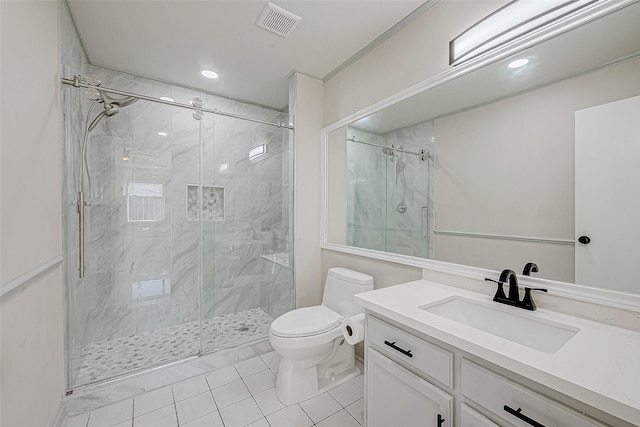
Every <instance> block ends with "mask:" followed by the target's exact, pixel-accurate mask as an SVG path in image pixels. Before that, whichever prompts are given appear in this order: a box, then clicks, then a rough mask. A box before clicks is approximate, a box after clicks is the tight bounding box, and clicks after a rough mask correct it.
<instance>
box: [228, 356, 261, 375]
mask: <svg viewBox="0 0 640 427" xmlns="http://www.w3.org/2000/svg"><path fill="white" fill-rule="evenodd" d="M235 367H236V370H237V371H238V373H239V374H240V376H241V377H242V378H244V377H248V376H249V375H253V374H257V373H258V372H262V371H264V370H265V369H268V367H267V365H266V364H265V363H264V362H263V361H262V359H260V357H259V356H257V357H254V358H252V359H249V360H245V361H244V362H240V363H236V364H235Z"/></svg>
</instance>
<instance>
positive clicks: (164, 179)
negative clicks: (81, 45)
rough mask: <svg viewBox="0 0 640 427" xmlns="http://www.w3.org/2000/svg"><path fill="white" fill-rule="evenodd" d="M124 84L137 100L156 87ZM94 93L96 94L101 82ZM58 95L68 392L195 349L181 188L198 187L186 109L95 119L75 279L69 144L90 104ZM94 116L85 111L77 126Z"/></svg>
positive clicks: (193, 277) (140, 108) (76, 146)
mask: <svg viewBox="0 0 640 427" xmlns="http://www.w3.org/2000/svg"><path fill="white" fill-rule="evenodd" d="M119 77H120V78H122V76H121V75H120V76H119ZM105 80H108V78H107V79H105ZM127 83H128V84H129V85H131V86H134V87H132V88H131V89H132V91H134V92H138V93H153V91H154V90H155V89H156V88H154V87H151V85H149V84H145V83H142V82H132V81H130V82H127ZM104 84H105V86H107V87H108V86H109V81H105V82H104ZM118 85H120V86H122V85H123V82H122V81H119V82H118V83H117V84H116V86H118ZM169 90H170V89H169ZM170 93H171V92H170ZM171 95H172V96H173V97H174V98H175V99H176V100H178V99H180V101H182V102H188V101H185V100H183V99H181V98H187V97H188V98H189V99H191V98H192V97H193V95H192V94H187V93H183V94H181V93H178V92H176V91H174V92H173V93H172V94H171ZM65 97H66V98H67V101H68V102H66V106H67V109H66V113H67V114H66V115H65V121H66V129H67V138H66V144H67V147H66V150H65V152H66V158H65V163H66V170H67V176H66V177H65V195H64V198H65V206H66V207H67V209H66V212H65V228H66V233H65V235H66V243H65V245H66V255H67V257H66V280H67V309H68V310H67V311H68V312H67V328H68V330H67V336H68V339H67V346H68V348H67V353H68V359H67V360H68V362H67V363H68V369H67V372H68V386H69V388H70V389H71V388H75V387H79V386H83V385H87V384H91V383H96V382H100V381H104V380H107V379H111V378H115V377H119V376H122V375H126V374H130V373H133V372H137V371H140V370H144V369H148V368H150V367H153V366H158V365H163V364H166V363H169V362H172V361H176V360H180V359H184V358H185V357H189V356H192V355H196V354H198V353H199V351H200V342H199V315H198V314H199V301H200V295H199V283H198V279H199V277H198V270H199V254H200V246H199V245H200V225H199V222H198V221H197V219H194V218H190V217H189V209H188V207H189V197H190V194H189V185H191V184H195V185H198V183H199V179H200V173H199V169H200V150H201V147H200V132H201V130H200V128H201V123H200V122H199V121H197V120H195V119H194V118H193V116H192V112H191V111H190V110H185V109H181V108H176V107H170V106H167V105H163V104H157V103H152V102H148V101H142V100H139V101H137V102H135V103H134V104H132V105H130V106H127V107H123V108H120V111H119V113H118V114H116V115H113V116H111V117H105V118H103V119H102V121H101V122H100V123H99V124H98V126H96V127H95V129H94V130H93V131H92V132H91V133H90V134H89V138H88V141H87V145H86V147H87V156H86V157H87V166H88V178H86V177H85V194H86V195H88V196H89V197H88V198H89V206H88V207H87V208H86V209H85V212H86V218H85V258H86V276H85V278H83V279H79V278H78V271H77V268H78V266H77V259H78V243H77V242H78V240H77V239H78V215H77V214H76V212H75V203H74V199H75V197H76V188H77V186H78V178H77V177H78V173H80V172H79V165H80V161H79V160H80V156H81V149H80V144H81V142H82V141H81V138H80V137H81V136H82V135H83V133H84V128H85V126H86V121H85V120H86V119H85V116H86V114H87V110H88V108H89V105H90V104H91V101H90V100H88V99H87V98H86V97H85V96H84V93H83V91H81V90H75V89H72V88H69V89H65ZM102 109H103V106H102V104H96V105H95V106H94V108H93V110H92V114H91V115H90V116H89V121H91V120H92V118H93V117H94V116H95V114H97V113H99V112H100V111H101V110H102Z"/></svg>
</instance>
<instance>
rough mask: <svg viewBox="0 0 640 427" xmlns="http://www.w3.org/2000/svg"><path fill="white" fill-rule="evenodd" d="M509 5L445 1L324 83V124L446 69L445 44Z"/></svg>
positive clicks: (492, 1) (481, 0) (483, 0)
mask: <svg viewBox="0 0 640 427" xmlns="http://www.w3.org/2000/svg"><path fill="white" fill-rule="evenodd" d="M506 3H508V0H446V1H441V2H439V3H437V4H436V5H435V6H433V7H431V8H429V9H428V10H427V11H426V12H424V13H423V14H422V15H420V16H418V17H417V18H416V19H415V20H414V21H413V22H411V23H410V24H409V25H407V26H406V27H404V28H403V29H401V30H400V31H398V32H397V33H395V34H394V35H392V36H391V37H390V38H388V39H387V40H385V41H384V42H383V43H381V44H380V45H378V46H376V47H375V48H374V49H373V50H372V51H370V52H369V53H367V54H366V55H365V56H363V57H362V58H360V59H359V60H357V61H356V62H355V63H353V64H351V65H350V66H349V67H348V68H346V69H344V70H343V71H341V72H340V73H338V74H337V75H336V76H334V77H333V78H331V80H329V81H327V82H325V93H324V97H325V103H324V124H325V126H327V125H329V124H331V123H334V122H337V121H338V120H340V119H342V118H344V117H347V116H348V115H350V114H353V113H355V112H357V111H360V110H361V109H363V108H365V107H368V106H369V105H372V104H374V103H376V102H378V101H380V100H382V99H384V98H387V97H389V96H391V95H393V94H395V93H397V92H400V91H403V90H405V89H407V88H409V87H411V86H413V85H415V84H417V83H419V82H421V81H423V80H426V79H427V78H430V77H433V76H435V75H437V74H439V73H442V72H444V71H446V70H447V69H448V68H449V41H451V40H452V39H454V38H455V37H457V36H458V35H460V33H462V32H463V31H464V30H465V29H467V28H468V27H470V26H471V25H473V24H474V23H476V22H477V21H479V20H480V19H482V18H483V17H485V16H487V15H488V14H490V13H492V12H494V11H495V10H497V9H498V8H500V6H502V5H504V4H506Z"/></svg>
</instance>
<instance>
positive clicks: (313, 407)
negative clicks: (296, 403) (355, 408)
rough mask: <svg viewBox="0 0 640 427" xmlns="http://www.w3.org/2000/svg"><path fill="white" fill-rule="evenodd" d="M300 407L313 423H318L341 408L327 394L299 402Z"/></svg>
mask: <svg viewBox="0 0 640 427" xmlns="http://www.w3.org/2000/svg"><path fill="white" fill-rule="evenodd" d="M300 406H301V407H302V409H303V410H304V412H306V414H307V415H308V416H309V418H311V420H312V421H313V422H314V423H318V422H320V421H322V420H324V419H325V418H327V417H328V416H329V415H333V414H335V413H336V412H338V411H339V410H341V409H342V406H341V405H340V404H339V403H338V402H336V400H335V399H334V398H333V397H331V396H330V395H329V394H327V393H322V394H321V395H319V396H316V397H313V398H311V399H309V400H305V401H304V402H300Z"/></svg>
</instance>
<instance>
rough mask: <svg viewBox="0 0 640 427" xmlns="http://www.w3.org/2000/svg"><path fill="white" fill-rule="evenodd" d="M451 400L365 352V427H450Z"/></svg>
mask: <svg viewBox="0 0 640 427" xmlns="http://www.w3.org/2000/svg"><path fill="white" fill-rule="evenodd" d="M452 403H453V397H451V396H450V395H449V394H447V393H445V392H444V391H442V390H441V389H440V388H438V387H436V386H434V385H433V384H430V383H429V382H427V381H425V380H423V379H422V378H420V377H418V376H417V375H414V374H413V373H411V372H409V371H408V370H406V369H405V368H403V367H402V366H400V365H398V364H397V363H395V362H394V361H392V360H391V359H389V358H387V357H386V356H383V355H382V354H380V353H378V352H377V351H376V350H374V349H372V348H371V347H369V348H368V349H367V393H366V420H367V427H392V426H402V427H451V426H452V425H453V423H452V420H451V416H452Z"/></svg>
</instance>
